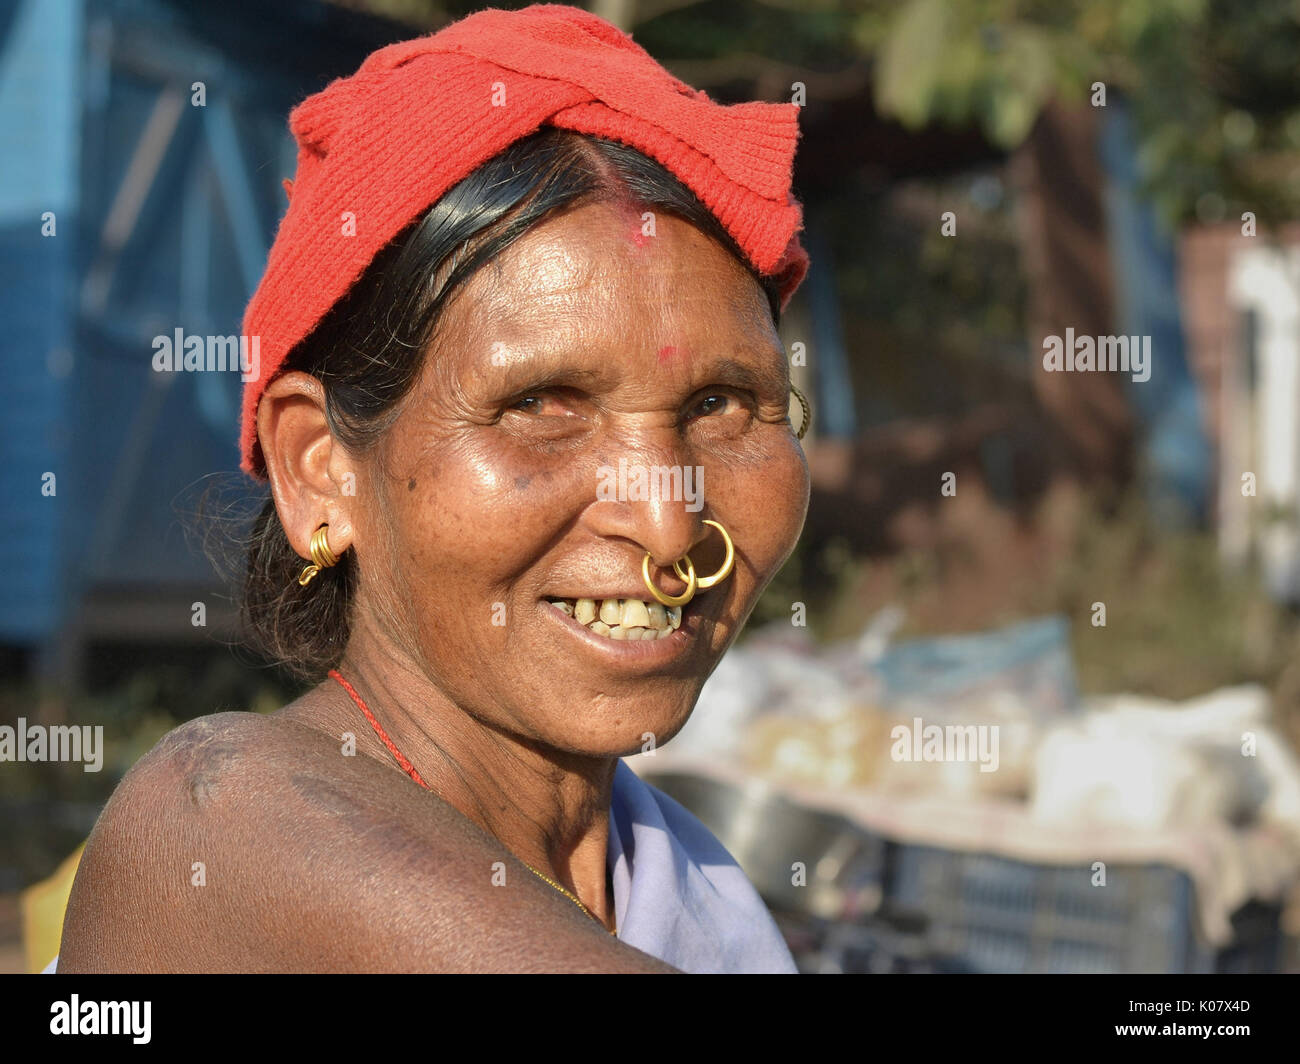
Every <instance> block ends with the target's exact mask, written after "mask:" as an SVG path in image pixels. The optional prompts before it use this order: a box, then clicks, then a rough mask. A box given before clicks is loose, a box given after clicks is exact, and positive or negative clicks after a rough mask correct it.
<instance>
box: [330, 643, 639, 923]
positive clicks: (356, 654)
mask: <svg viewBox="0 0 1300 1064" xmlns="http://www.w3.org/2000/svg"><path fill="white" fill-rule="evenodd" d="M338 671H339V673H340V674H341V675H342V676H343V678H344V679H346V680H347V681H348V682H349V684H351V685H352V687H353V688H354V689H355V690H356V692H357V694H358V695H359V696H360V697H361V699H362V700H363V701H364V702H365V704H366V706H367V708H369V710H370V712H371V713H372V714H373V715H374V717H375V718H376V720H377V721H378V722H379V725H380V726H381V727H382V728H383V729H384V731H385V732H386V733H387V735H388V737H389V739H390V740H391V741H392V743H393V744H394V745H395V746H396V747H397V749H398V750H400V751H401V752H402V753H403V754H404V755H405V756H406V758H407V759H408V760H409V761H410V762H411V764H412V765H413V767H414V768H415V770H416V771H417V772H418V773H419V775H420V777H421V778H422V779H423V781H424V782H425V784H427V786H428V787H429V789H430V790H432V791H433V792H434V793H435V794H437V795H438V796H439V797H440V798H442V799H443V800H444V801H446V802H447V803H449V804H450V805H451V806H453V807H454V808H456V809H457V810H459V811H460V812H461V813H462V814H464V815H465V816H466V817H468V818H469V819H470V820H471V821H473V822H474V823H475V824H477V825H478V826H479V827H481V828H482V829H483V830H484V831H486V832H488V833H489V834H491V835H493V836H494V837H495V838H497V839H498V840H500V841H501V843H502V844H503V845H504V846H505V847H506V848H507V849H509V850H510V851H511V852H512V853H513V854H515V856H517V857H518V858H519V859H520V860H522V861H523V862H525V863H526V864H528V865H531V866H532V867H533V868H534V869H535V870H536V871H538V872H540V873H542V874H543V875H545V876H547V877H548V878H550V879H552V880H555V881H556V882H557V883H559V884H560V885H561V886H563V887H565V888H566V889H567V890H570V891H572V892H573V893H575V894H576V895H577V896H578V898H579V899H580V900H581V901H582V903H583V904H584V905H585V906H586V907H587V908H588V909H590V910H591V912H592V914H593V915H594V916H596V918H597V919H599V920H601V921H602V922H603V923H605V925H606V926H613V912H612V908H611V907H612V898H611V897H609V894H608V892H607V887H606V859H607V857H606V854H607V848H608V841H609V805H610V798H611V793H612V788H613V778H614V770H615V768H616V767H617V763H618V762H617V759H616V758H612V757H608V758H605V757H602V758H592V757H585V756H582V755H575V754H569V753H566V752H564V751H558V750H555V749H553V748H548V747H545V746H543V745H541V744H539V743H536V742H534V741H532V740H530V739H528V738H527V737H524V736H519V735H513V734H510V733H509V732H508V731H506V730H504V729H502V728H499V727H495V726H493V725H489V724H487V723H485V722H483V721H481V720H479V719H478V718H476V717H475V716H474V715H473V714H472V713H471V712H468V711H466V710H464V709H462V708H460V707H459V706H457V705H456V704H454V703H453V702H452V701H451V700H450V699H449V698H448V697H447V696H446V694H445V693H444V692H443V691H442V690H440V689H439V688H438V686H437V685H436V684H434V683H433V682H432V680H431V679H430V678H429V677H428V676H427V675H425V673H424V672H423V671H422V670H421V669H419V668H417V667H414V666H413V665H412V664H411V662H410V660H409V658H407V657H406V656H405V655H403V654H400V653H397V652H395V651H394V649H393V648H391V647H389V646H385V645H384V643H383V641H382V640H378V639H374V638H367V636H366V635H365V634H364V633H362V632H359V631H358V632H355V633H354V635H353V638H352V640H350V642H349V645H348V650H347V652H346V653H345V655H344V658H343V661H342V663H341V664H340V665H339V667H338ZM328 688H333V690H332V691H331V690H329V689H328ZM328 688H326V689H324V690H322V691H321V695H322V701H321V702H320V703H318V705H319V707H320V709H321V710H323V711H325V712H327V713H328V716H329V717H331V718H334V719H335V720H337V721H338V722H340V723H343V724H344V730H346V731H351V732H352V733H353V734H355V735H356V737H357V739H356V746H357V750H358V751H361V752H363V753H366V754H368V755H370V756H373V757H377V758H379V759H381V760H383V761H385V762H387V763H389V764H393V765H394V766H396V761H395V759H394V756H393V754H392V753H391V752H390V751H389V750H388V749H387V747H386V746H385V745H384V744H383V742H382V740H381V739H380V738H379V736H378V734H377V733H376V732H375V731H374V729H373V728H372V727H371V725H370V724H369V723H367V722H366V720H365V717H364V716H363V714H362V713H361V711H360V710H359V709H358V707H357V706H356V705H355V703H354V702H353V701H352V699H351V696H350V695H349V694H348V693H347V692H346V691H345V690H344V689H343V687H342V686H341V685H339V684H337V683H335V682H334V681H333V680H330V681H328ZM326 707H328V709H326ZM321 723H323V724H326V725H328V724H329V723H330V722H326V721H322V722H321ZM334 734H339V732H338V731H337V730H336V731H334ZM492 874H494V870H493V869H485V870H484V875H492ZM498 874H499V871H498Z"/></svg>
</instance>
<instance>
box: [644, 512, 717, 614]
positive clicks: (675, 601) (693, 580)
mask: <svg viewBox="0 0 1300 1064" xmlns="http://www.w3.org/2000/svg"><path fill="white" fill-rule="evenodd" d="M704 523H705V524H706V525H712V526H713V527H714V528H716V529H717V530H718V532H719V534H721V536H722V541H723V543H725V544H726V545H727V556H726V557H725V558H724V559H723V560H722V566H721V567H720V568H719V569H718V571H717V572H716V573H714V574H713V575H712V576H699V575H697V574H696V572H695V563H694V562H692V561H691V556H690V555H689V554H683V555H682V556H681V557H680V558H679V559H677V561H675V562H673V572H675V573H676V574H677V575H678V576H679V577H680V578H681V579H683V580H685V581H686V590H685V591H683V592H682V593H681V594H680V595H669V594H667V593H666V592H663V591H660V590H659V589H658V588H657V587H655V585H654V581H653V580H652V579H651V578H650V552H649V551H646V555H645V557H644V558H642V559H641V579H642V580H644V581H645V586H646V587H647V588H648V589H649V591H650V594H651V595H653V596H654V598H655V601H656V602H659V603H662V604H663V605H665V606H685V605H686V603H688V602H690V601H691V599H693V598H694V597H695V593H696V591H707V590H708V589H709V588H711V587H713V586H715V585H716V584H720V583H722V581H724V580H725V579H727V577H729V576H730V575H731V570H732V569H734V568H735V565H736V548H735V545H734V544H733V543H732V542H731V537H730V536H729V535H727V530H726V529H725V528H723V527H722V525H720V524H719V523H718V522H717V521H705V522H704ZM683 564H685V566H686V568H685V570H683V569H682V565H683Z"/></svg>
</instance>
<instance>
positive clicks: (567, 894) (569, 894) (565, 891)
mask: <svg viewBox="0 0 1300 1064" xmlns="http://www.w3.org/2000/svg"><path fill="white" fill-rule="evenodd" d="M523 865H524V867H525V868H527V869H528V871H530V872H532V874H533V875H535V876H536V877H537V878H538V879H540V880H541V881H542V882H543V883H549V884H550V885H551V886H553V887H554V888H555V889H556V890H558V891H559V892H560V893H561V894H563V895H564V896H565V897H566V898H568V899H569V900H570V901H571V902H573V904H574V905H576V906H577V907H578V908H579V909H581V910H582V911H583V912H584V913H585V914H586V915H587V916H590V917H591V918H592V919H593V920H595V921H596V923H598V924H599V923H600V922H601V920H600V917H599V916H597V915H596V914H595V913H593V912H592V911H591V910H590V909H588V908H587V907H586V906H585V905H583V904H582V900H581V899H580V898H579V897H578V896H577V895H576V894H574V893H573V891H571V890H568V889H566V888H565V887H562V886H560V884H558V883H557V882H555V880H553V879H550V878H548V877H546V876H544V875H542V873H541V872H539V871H537V869H536V868H534V867H533V866H532V865H530V864H529V863H528V862H527V861H524V862H523ZM602 926H603V925H602ZM610 934H611V935H615V936H617V935H618V928H617V927H615V928H614V930H613V931H611V932H610Z"/></svg>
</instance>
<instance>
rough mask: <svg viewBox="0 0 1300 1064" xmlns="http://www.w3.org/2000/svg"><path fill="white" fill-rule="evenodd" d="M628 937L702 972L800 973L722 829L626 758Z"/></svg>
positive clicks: (614, 837)
mask: <svg viewBox="0 0 1300 1064" xmlns="http://www.w3.org/2000/svg"><path fill="white" fill-rule="evenodd" d="M609 866H610V871H611V874H612V877H613V881H614V914H615V917H616V918H617V922H618V937H619V939H620V940H621V941H623V942H626V943H627V944H628V945H630V946H635V947H636V948H637V949H639V950H641V951H643V952H645V953H649V954H650V955H651V956H654V957H658V958H659V959H660V960H662V961H666V962H667V963H669V964H671V965H672V966H673V967H674V968H679V969H681V970H682V971H684V972H691V973H695V974H704V973H742V972H769V973H781V974H788V975H793V974H795V973H796V972H797V971H798V969H797V968H796V967H795V964H794V958H792V957H791V956H790V950H789V949H788V948H787V947H786V944H785V940H784V939H783V938H782V937H781V932H780V931H779V930H777V926H776V923H775V922H774V921H773V919H772V917H771V915H770V914H769V913H768V911H767V907H766V906H765V905H764V904H763V901H762V899H761V898H759V896H758V891H756V890H755V889H754V886H753V884H752V883H750V882H749V880H748V879H747V878H746V877H745V873H744V872H742V871H741V870H740V866H739V865H738V864H736V861H735V859H734V858H733V857H732V856H731V854H729V853H728V852H727V851H726V849H725V848H724V847H723V845H722V843H720V842H719V841H718V840H717V839H716V838H714V836H713V835H712V833H711V832H710V831H709V829H708V828H706V827H705V826H704V825H703V824H701V823H700V822H699V820H697V819H696V818H695V817H694V816H693V815H692V814H691V813H689V812H687V811H686V809H685V808H684V807H683V806H681V805H680V804H679V803H678V802H676V801H674V800H673V799H672V798H669V797H668V795H666V794H664V793H663V792H662V791H659V790H656V789H655V788H654V787H651V786H650V785H649V784H647V783H645V782H643V781H642V780H640V779H639V778H638V777H637V775H636V773H635V772H633V771H632V770H631V769H630V768H628V766H627V765H626V764H625V763H624V762H622V761H620V762H619V763H618V767H617V769H616V770H615V772H614V792H613V798H612V801H611V803H610V817H609Z"/></svg>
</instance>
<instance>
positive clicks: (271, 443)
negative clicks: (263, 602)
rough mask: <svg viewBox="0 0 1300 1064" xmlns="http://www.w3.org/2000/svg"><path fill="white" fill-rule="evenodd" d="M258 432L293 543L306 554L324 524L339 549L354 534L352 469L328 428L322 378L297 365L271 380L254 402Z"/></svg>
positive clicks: (333, 546)
mask: <svg viewBox="0 0 1300 1064" xmlns="http://www.w3.org/2000/svg"><path fill="white" fill-rule="evenodd" d="M257 438H258V442H259V443H260V444H261V446H262V455H263V457H264V458H265V460H266V475H267V479H268V480H269V481H270V482H271V495H272V497H273V498H274V499H275V508H276V510H277V511H279V514H280V523H281V525H282V526H283V527H284V531H285V534H286V535H287V536H288V537H289V543H290V544H291V545H292V547H293V549H294V550H295V551H297V552H298V554H299V555H300V556H301V557H303V558H309V557H310V556H311V550H310V543H311V535H312V533H313V532H314V531H316V529H317V528H318V527H320V525H322V524H328V525H329V526H330V530H329V546H330V550H332V551H333V552H334V553H335V554H336V555H342V553H343V551H344V550H346V549H347V548H348V546H350V545H351V543H352V538H353V528H352V503H353V502H354V500H355V498H356V489H355V486H354V485H355V483H356V480H355V477H356V473H355V471H354V469H353V464H352V460H351V456H350V455H349V454H348V451H347V449H346V448H345V447H344V446H343V445H342V444H341V443H339V442H338V441H337V440H335V439H334V436H333V435H332V434H331V433H330V427H329V419H328V418H327V417H326V415H325V388H324V386H323V385H322V384H321V382H320V381H319V380H317V379H316V378H315V377H313V376H312V375H311V374H309V373H302V372H299V371H297V370H294V371H291V372H288V373H283V374H281V375H280V376H278V377H276V378H275V379H274V380H273V381H271V383H270V384H268V385H267V386H266V390H265V391H263V393H262V397H261V399H260V400H259V402H258V406H257Z"/></svg>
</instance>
